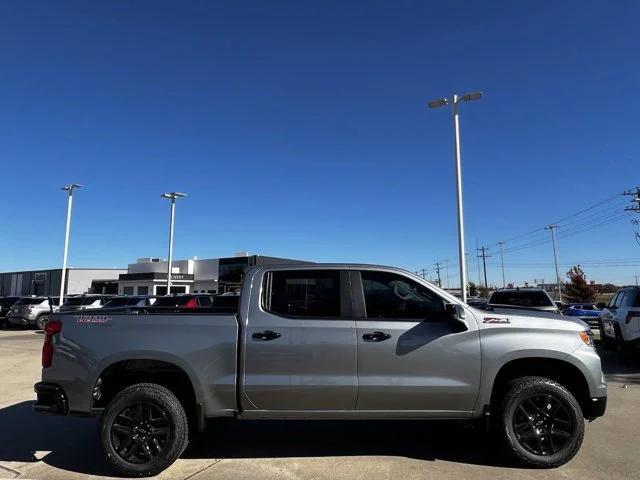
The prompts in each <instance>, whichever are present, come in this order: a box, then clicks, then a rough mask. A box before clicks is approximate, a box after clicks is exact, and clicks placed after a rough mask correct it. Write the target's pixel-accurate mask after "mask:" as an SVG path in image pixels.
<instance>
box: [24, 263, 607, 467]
mask: <svg viewBox="0 0 640 480" xmlns="http://www.w3.org/2000/svg"><path fill="white" fill-rule="evenodd" d="M160 300H164V298H161V299H158V301H160ZM239 306H240V307H239V309H238V310H237V311H236V312H233V313H228V312H226V311H223V312H216V310H215V307H211V308H208V309H204V310H203V311H202V312H198V311H195V310H192V311H188V310H187V311H185V310H181V311H180V312H179V313H174V312H167V313H162V312H161V311H158V310H156V309H155V307H153V308H151V309H149V310H147V311H145V310H142V311H140V312H138V313H137V314H135V315H132V314H127V313H124V312H114V313H112V314H111V313H109V314H102V313H100V312H98V311H96V314H95V315H91V314H85V315H84V316H83V317H82V321H78V320H77V319H76V318H74V316H71V315H65V314H56V315H54V316H53V317H52V320H50V321H49V323H48V324H47V329H46V332H47V334H46V336H45V339H44V344H43V349H42V366H43V369H42V381H41V382H40V383H37V384H36V385H35V391H36V393H37V401H36V403H35V405H34V408H35V410H36V411H39V412H44V413H57V414H63V415H67V414H70V413H72V414H74V415H79V416H101V420H100V424H99V425H100V426H99V433H100V441H101V443H102V448H103V450H104V452H105V458H106V460H107V462H109V464H110V465H111V466H112V467H113V468H114V469H115V470H116V471H117V472H118V473H119V474H124V475H128V476H143V475H154V474H157V473H159V472H161V471H162V470H163V469H165V468H167V467H168V466H169V465H171V463H173V462H174V461H175V460H176V459H177V458H178V457H179V456H180V455H181V454H182V452H183V451H184V450H185V448H186V446H187V443H188V441H189V434H190V431H191V429H195V430H201V429H203V428H204V427H205V426H206V420H207V419H209V418H216V417H231V418H237V419H239V420H250V419H254V420H255V419H348V418H353V419H381V418H384V419H392V418H405V419H407V418H411V419H443V418H447V419H460V420H471V419H479V418H485V420H486V421H487V424H493V425H495V428H496V429H497V430H496V434H498V435H499V436H500V438H502V440H503V441H504V442H505V444H506V445H507V446H508V447H509V450H510V451H511V452H512V453H513V454H514V455H515V456H516V457H517V458H518V459H520V461H522V462H524V463H525V464H528V465H533V466H536V467H557V466H559V465H562V464H564V463H565V462H567V461H569V460H570V459H571V458H572V457H573V456H574V455H575V454H576V453H577V451H578V450H579V448H580V446H581V444H582V440H583V436H584V433H585V426H584V425H585V418H586V419H588V420H592V419H594V418H596V417H599V416H601V415H603V414H604V411H605V407H606V399H607V386H606V383H605V381H604V376H603V374H602V371H601V367H600V357H599V356H598V354H597V353H596V351H595V349H594V347H593V342H592V338H591V335H590V331H589V329H588V327H587V326H586V325H585V324H584V323H583V322H581V321H579V320H576V319H573V318H571V317H563V316H558V318H557V319H550V318H549V316H545V315H539V316H535V315H533V314H532V313H531V312H526V314H522V315H521V314H519V313H518V312H515V313H514V312H513V311H510V312H509V313H508V314H501V313H497V312H488V311H484V310H477V309H475V308H472V307H469V306H468V305H465V304H463V303H462V302H461V301H460V300H458V299H457V298H456V297H455V296H453V295H451V294H449V293H448V292H446V291H444V290H442V289H440V288H437V287H435V286H433V285H431V284H429V283H427V282H426V281H425V280H424V279H422V278H420V277H418V276H416V275H413V274H411V273H409V272H406V271H404V270H400V269H396V268H391V267H380V266H364V265H348V264H313V265H281V266H256V267H251V268H250V269H249V270H248V271H247V272H246V274H245V276H244V279H243V286H242V291H241V293H240V302H239ZM523 313H524V312H523ZM489 419H491V422H489ZM398 441H404V440H401V439H399V440H398Z"/></svg>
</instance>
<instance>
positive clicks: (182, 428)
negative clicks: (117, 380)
mask: <svg viewBox="0 0 640 480" xmlns="http://www.w3.org/2000/svg"><path fill="white" fill-rule="evenodd" d="M100 440H101V442H102V448H103V450H104V452H105V455H106V457H107V461H108V462H109V464H110V465H111V466H112V467H113V468H114V469H115V470H116V471H118V473H120V474H124V475H128V476H149V475H156V474H158V473H160V472H161V471H163V470H164V469H165V468H167V467H169V466H170V465H171V464H172V463H173V462H175V461H176V460H177V459H178V457H179V456H180V455H181V454H182V452H183V451H184V449H185V448H186V447H187V443H188V441H189V428H188V422H187V415H186V414H185V411H184V408H183V407H182V404H181V403H180V401H179V400H178V399H177V398H176V396H175V395H174V394H173V393H172V392H171V391H170V390H168V389H167V388H165V387H163V386H161V385H157V384H153V383H138V384H136V385H132V386H130V387H128V388H125V389H124V390H123V391H121V392H120V393H119V394H118V395H116V396H115V397H114V399H113V400H112V401H111V402H110V403H109V405H108V406H107V408H106V409H105V412H104V415H103V416H102V420H101V422H100Z"/></svg>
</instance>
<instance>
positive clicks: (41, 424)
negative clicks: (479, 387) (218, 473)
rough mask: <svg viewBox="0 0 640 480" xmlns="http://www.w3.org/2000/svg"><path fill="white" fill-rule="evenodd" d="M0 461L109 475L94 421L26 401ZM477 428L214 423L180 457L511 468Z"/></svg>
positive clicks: (3, 434)
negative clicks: (389, 459) (360, 459)
mask: <svg viewBox="0 0 640 480" xmlns="http://www.w3.org/2000/svg"><path fill="white" fill-rule="evenodd" d="M0 425H1V426H2V428H1V429H0V462H18V463H25V464H27V465H24V466H23V467H22V468H20V470H26V469H28V468H29V465H28V464H30V463H35V462H37V461H38V460H42V461H43V462H44V463H45V464H47V465H49V466H52V467H55V468H58V469H61V470H67V471H72V472H77V473H82V474H91V475H100V476H110V475H114V473H113V472H112V471H111V470H110V469H109V468H108V466H107V465H106V463H105V462H104V459H103V454H102V449H101V447H100V443H99V438H98V427H97V420H96V419H86V418H73V417H57V416H49V415H41V414H38V413H36V412H34V411H33V410H32V402H21V403H17V404H15V405H11V406H9V407H5V408H2V409H0ZM488 439H489V436H488V435H486V434H485V433H484V430H483V428H482V427H481V426H475V425H474V426H472V425H470V424H467V425H465V424H463V423H460V422H450V421H438V422H426V421H407V420H405V421H392V420H386V421H357V420H346V421H320V420H317V421H306V422H304V421H236V420H215V421H213V422H211V423H210V425H209V428H208V429H207V430H206V431H205V432H203V433H201V434H198V435H196V436H195V437H194V438H193V439H192V441H191V444H190V446H189V448H188V449H187V450H186V452H185V453H184V454H183V456H182V458H186V459H210V458H235V459H238V458H246V459H255V458H279V457H327V456H332V457H333V456H337V457H349V456H361V455H384V456H399V457H409V458H414V459H418V460H425V461H433V460H448V461H453V462H462V463H469V464H478V465H493V466H503V467H511V466H515V465H513V464H510V463H506V460H505V457H504V456H502V455H500V454H499V452H497V451H496V449H495V447H494V445H495V444H494V443H493V442H489V441H488Z"/></svg>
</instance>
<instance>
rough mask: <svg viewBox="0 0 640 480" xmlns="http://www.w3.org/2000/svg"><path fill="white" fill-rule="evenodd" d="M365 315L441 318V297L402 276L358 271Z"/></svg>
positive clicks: (442, 316)
mask: <svg viewBox="0 0 640 480" xmlns="http://www.w3.org/2000/svg"><path fill="white" fill-rule="evenodd" d="M360 274H361V276H362V289H363V292H364V301H365V306H366V310H367V318H403V319H412V320H442V319H444V311H445V306H444V300H443V299H442V298H440V297H439V296H438V295H436V294H435V293H434V292H432V291H431V290H429V289H428V288H426V287H424V286H422V285H420V284H419V283H416V282H414V281H413V280H410V279H408V278H406V277H403V276H402V275H398V274H395V273H387V272H371V271H362V272H361V273H360Z"/></svg>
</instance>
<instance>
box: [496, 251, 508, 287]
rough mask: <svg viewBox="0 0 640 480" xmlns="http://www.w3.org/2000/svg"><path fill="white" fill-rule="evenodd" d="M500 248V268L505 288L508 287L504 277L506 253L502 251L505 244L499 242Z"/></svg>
mask: <svg viewBox="0 0 640 480" xmlns="http://www.w3.org/2000/svg"><path fill="white" fill-rule="evenodd" d="M498 246H499V247H500V267H501V268H502V288H505V287H506V286H507V282H506V280H505V276H504V252H503V251H502V247H503V246H504V242H498Z"/></svg>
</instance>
